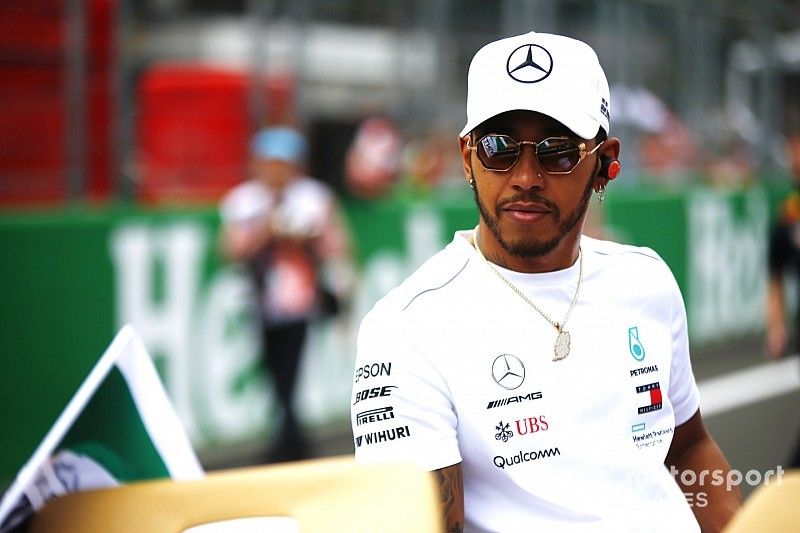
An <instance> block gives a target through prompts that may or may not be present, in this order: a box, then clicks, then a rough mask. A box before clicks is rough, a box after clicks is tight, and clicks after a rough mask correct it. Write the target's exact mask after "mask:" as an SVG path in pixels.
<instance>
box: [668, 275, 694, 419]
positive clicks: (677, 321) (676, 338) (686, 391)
mask: <svg viewBox="0 0 800 533" xmlns="http://www.w3.org/2000/svg"><path fill="white" fill-rule="evenodd" d="M665 267H666V265H665ZM667 270H668V271H669V268H667ZM668 275H669V281H670V295H669V296H670V303H671V306H670V307H671V313H670V321H671V322H670V331H671V333H672V365H671V369H670V378H669V400H670V403H672V408H673V410H674V413H675V425H676V426H679V425H681V424H683V423H684V422H686V421H687V420H689V419H690V418H691V417H692V416H693V415H694V414H695V413H696V412H697V409H699V408H700V391H699V390H698V388H697V383H696V381H695V378H694V372H693V371H692V362H691V358H690V356H689V332H688V327H687V322H686V307H685V305H684V302H683V296H682V295H681V291H680V288H679V287H678V283H677V282H676V281H675V277H674V276H673V275H672V272H671V271H669V272H668Z"/></svg>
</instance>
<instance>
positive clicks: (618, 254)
mask: <svg viewBox="0 0 800 533" xmlns="http://www.w3.org/2000/svg"><path fill="white" fill-rule="evenodd" d="M581 249H582V250H583V251H584V252H586V253H587V255H588V254H591V255H593V256H596V257H602V258H605V259H606V260H607V261H610V262H620V263H623V264H631V265H636V266H642V265H644V266H645V267H646V265H652V266H656V265H658V266H663V265H665V263H664V260H663V259H662V258H661V256H660V255H658V252H656V251H655V250H653V249H652V248H648V247H647V246H634V245H631V244H621V243H618V242H614V241H605V240H601V239H595V238H592V237H587V236H586V235H584V236H582V237H581Z"/></svg>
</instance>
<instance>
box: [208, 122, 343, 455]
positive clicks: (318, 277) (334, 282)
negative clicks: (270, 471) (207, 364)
mask: <svg viewBox="0 0 800 533" xmlns="http://www.w3.org/2000/svg"><path fill="white" fill-rule="evenodd" d="M305 151H306V141H305V139H304V137H303V136H302V135H301V134H300V133H299V132H298V131H296V130H294V129H292V128H288V127H270V128H265V129H262V130H261V131H259V132H258V133H257V134H256V135H255V137H254V138H253V140H252V145H251V152H252V161H251V172H252V177H251V178H250V179H248V180H247V181H244V182H243V183H241V184H239V185H238V186H236V187H235V188H234V189H232V190H231V191H230V192H229V193H228V194H227V195H226V196H225V197H224V198H223V200H222V202H221V205H220V215H221V220H222V232H221V246H222V250H223V253H224V255H225V256H226V257H228V258H229V259H231V260H234V261H240V262H243V263H245V264H246V265H247V267H248V270H249V272H250V274H251V275H252V278H253V281H254V285H255V287H256V289H257V294H256V301H257V308H258V311H259V319H260V323H261V329H262V341H263V347H262V350H263V363H264V365H265V367H266V368H268V369H269V370H270V371H271V374H272V377H273V379H274V382H275V391H276V396H277V399H278V403H279V404H280V407H281V408H282V419H281V423H280V427H279V431H278V433H277V435H276V436H275V438H274V439H273V440H274V443H273V447H272V449H271V451H270V452H269V453H268V460H270V461H273V462H279V461H289V460H296V459H302V458H304V457H306V456H307V455H308V453H309V450H308V445H307V442H306V439H305V437H304V435H303V433H302V431H301V428H300V425H299V423H298V419H297V415H296V413H295V410H294V408H293V397H294V392H295V384H296V382H297V374H298V369H299V366H300V357H301V355H302V353H303V348H304V345H305V339H306V333H307V330H308V326H309V322H310V321H311V320H313V319H315V318H318V317H320V316H324V315H329V314H333V313H335V312H336V311H337V310H338V308H339V305H340V302H341V299H342V298H343V297H344V295H345V294H346V291H347V282H346V278H347V275H346V272H345V270H346V265H347V262H348V255H349V247H350V244H349V237H348V232H347V231H346V228H345V225H344V223H343V220H342V218H341V215H340V213H339V210H338V206H337V202H336V199H335V197H334V195H333V193H332V191H331V190H330V189H329V188H328V187H327V186H326V185H324V184H323V183H321V182H319V181H317V180H315V179H312V178H310V177H308V176H305V175H304V174H303V173H302V161H303V158H304V155H305ZM326 267H327V268H329V269H333V270H335V269H336V268H338V269H339V271H338V272H336V275H332V271H333V270H326ZM326 274H327V278H326Z"/></svg>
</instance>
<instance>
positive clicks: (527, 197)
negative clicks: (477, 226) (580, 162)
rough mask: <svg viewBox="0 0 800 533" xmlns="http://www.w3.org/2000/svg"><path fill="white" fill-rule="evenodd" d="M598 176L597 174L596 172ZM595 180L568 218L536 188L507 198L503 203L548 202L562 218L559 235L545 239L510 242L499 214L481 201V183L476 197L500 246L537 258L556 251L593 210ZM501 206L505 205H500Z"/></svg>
mask: <svg viewBox="0 0 800 533" xmlns="http://www.w3.org/2000/svg"><path fill="white" fill-rule="evenodd" d="M592 175H593V176H594V173H593V174H592ZM471 176H472V179H473V180H475V174H474V173H472V174H471ZM593 181H594V180H593V179H589V180H588V181H587V183H586V187H585V188H584V190H583V195H582V196H581V200H580V202H578V205H577V206H576V207H575V209H574V210H573V211H572V212H571V213H570V214H569V215H568V216H567V217H566V218H565V219H563V220H562V219H561V210H560V209H559V208H558V206H557V205H555V204H554V203H553V202H551V201H550V200H547V199H546V198H544V197H542V196H539V195H538V194H537V193H536V192H534V191H527V192H522V193H520V194H516V195H514V196H513V197H512V198H511V199H509V200H506V201H504V202H503V204H507V203H512V202H520V201H529V202H536V203H538V204H540V205H546V206H547V207H548V208H549V209H551V210H552V213H553V216H555V218H556V220H560V222H559V224H558V234H557V235H556V236H555V237H553V238H552V239H549V240H542V239H537V238H536V235H530V236H529V238H527V239H525V240H521V241H517V242H509V241H508V240H507V239H505V238H503V236H502V235H501V234H500V227H499V223H498V221H497V217H494V216H492V215H491V213H489V210H488V209H487V208H486V206H485V205H484V204H483V202H482V201H481V198H480V195H479V194H478V186H477V184H476V186H475V187H474V188H473V189H472V192H473V195H474V196H475V203H476V204H477V206H478V211H480V213H481V218H483V221H484V222H485V223H486V227H487V228H489V231H491V232H492V235H494V237H495V239H497V242H499V243H500V246H502V247H503V249H504V250H505V251H506V252H508V253H509V254H510V255H512V256H514V257H519V258H522V259H533V258H537V257H541V256H543V255H547V254H549V253H550V252H552V251H553V250H555V248H556V246H558V244H559V243H560V242H561V241H562V240H563V239H564V237H565V236H566V235H567V234H568V233H569V232H570V231H572V229H574V228H575V226H576V225H577V224H578V222H580V221H581V220H583V216H584V215H585V214H586V210H587V209H589V200H591V198H592V182H593ZM498 207H501V206H498Z"/></svg>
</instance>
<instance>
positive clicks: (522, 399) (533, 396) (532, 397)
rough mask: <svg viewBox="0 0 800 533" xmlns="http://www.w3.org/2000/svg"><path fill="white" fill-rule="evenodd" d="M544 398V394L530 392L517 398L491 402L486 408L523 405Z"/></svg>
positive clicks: (510, 397)
mask: <svg viewBox="0 0 800 533" xmlns="http://www.w3.org/2000/svg"><path fill="white" fill-rule="evenodd" d="M541 397H542V393H541V391H540V392H530V393H528V394H518V395H516V396H509V397H508V398H501V399H499V400H494V401H491V402H489V405H487V406H486V408H487V409H494V408H496V407H505V406H506V405H511V404H512V403H522V402H527V401H532V400H538V399H540V398H541Z"/></svg>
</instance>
